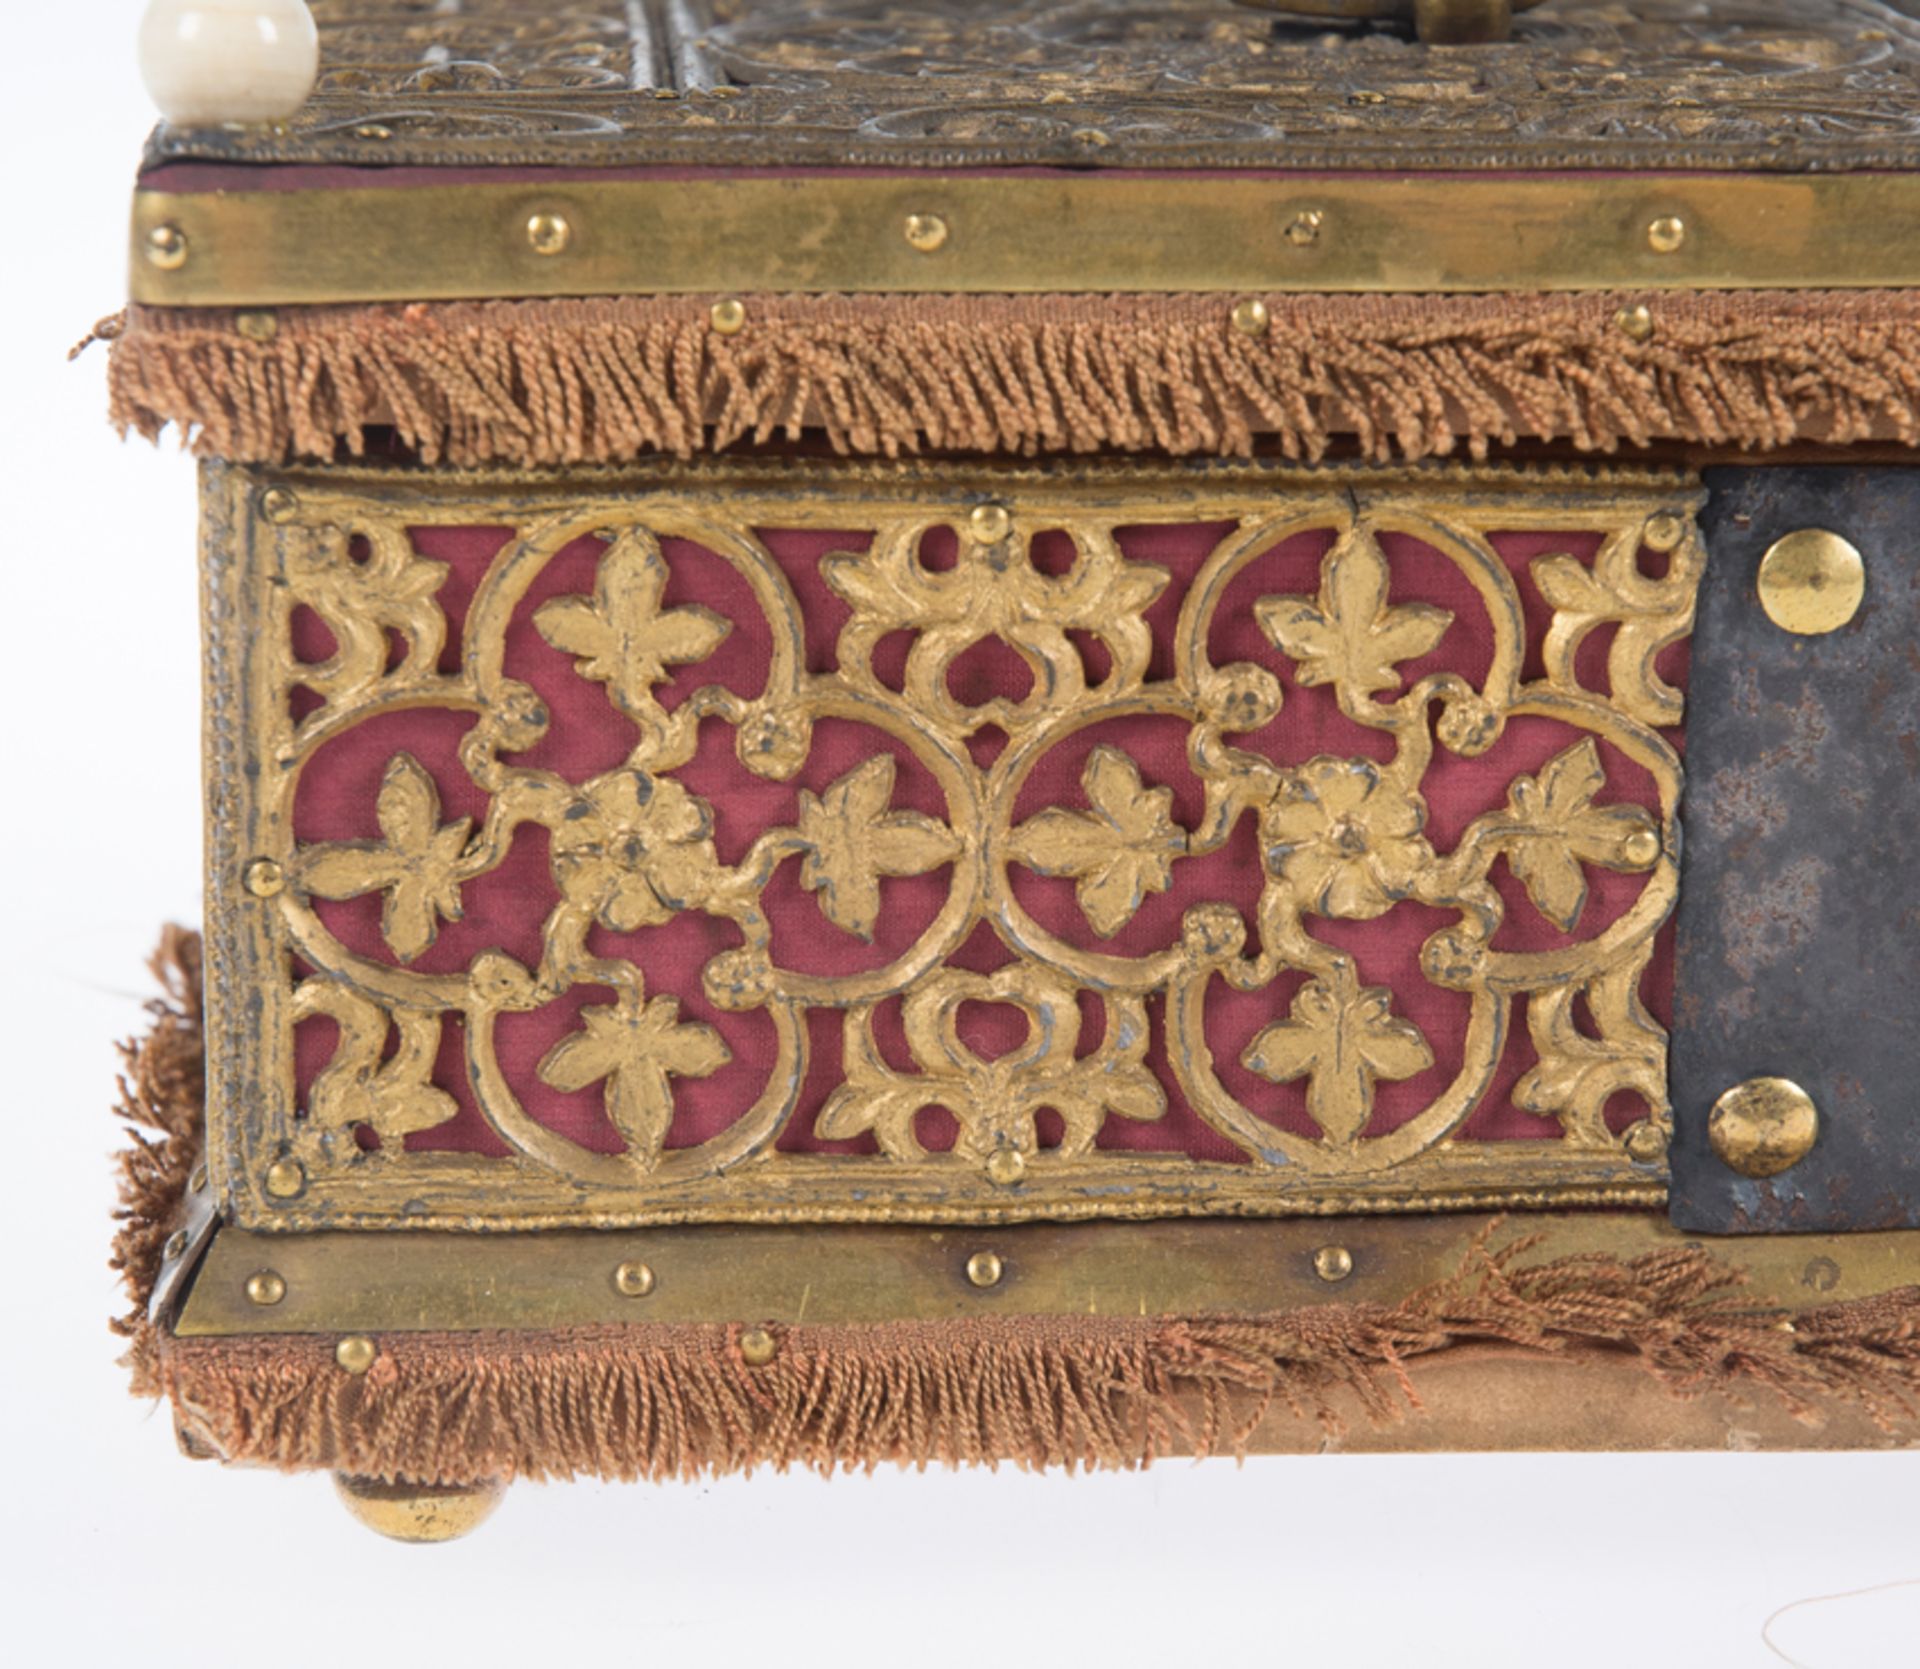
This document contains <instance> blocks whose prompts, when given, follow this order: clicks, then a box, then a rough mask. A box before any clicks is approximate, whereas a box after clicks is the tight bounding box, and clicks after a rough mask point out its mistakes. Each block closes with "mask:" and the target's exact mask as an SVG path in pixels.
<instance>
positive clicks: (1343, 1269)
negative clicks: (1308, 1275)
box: [1313, 1246, 1353, 1281]
mask: <svg viewBox="0 0 1920 1669" xmlns="http://www.w3.org/2000/svg"><path fill="white" fill-rule="evenodd" d="M1313 1272H1314V1274H1316V1275H1318V1276H1319V1277H1320V1279H1321V1280H1323V1281H1344V1280H1345V1279H1346V1278H1347V1277H1348V1276H1349V1275H1351V1274H1352V1273H1353V1253H1351V1252H1349V1251H1348V1250H1347V1249H1346V1247H1344V1246H1322V1247H1321V1248H1320V1250H1319V1251H1317V1252H1315V1253H1314V1254H1313Z"/></svg>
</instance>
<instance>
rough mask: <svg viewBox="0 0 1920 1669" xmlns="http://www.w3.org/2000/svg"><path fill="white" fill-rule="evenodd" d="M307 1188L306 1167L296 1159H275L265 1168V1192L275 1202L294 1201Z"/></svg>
mask: <svg viewBox="0 0 1920 1669" xmlns="http://www.w3.org/2000/svg"><path fill="white" fill-rule="evenodd" d="M306 1186H307V1167H306V1166H305V1165H303V1164H301V1163H300V1161H299V1160H298V1159H276V1160H274V1162H273V1163H272V1164H271V1165H269V1166H268V1167H267V1192H268V1193H269V1194H271V1195H272V1196H273V1197H274V1198H275V1199H276V1200H296V1199H298V1198H299V1197H300V1195H301V1194H302V1193H303V1192H304V1191H305V1189H306Z"/></svg>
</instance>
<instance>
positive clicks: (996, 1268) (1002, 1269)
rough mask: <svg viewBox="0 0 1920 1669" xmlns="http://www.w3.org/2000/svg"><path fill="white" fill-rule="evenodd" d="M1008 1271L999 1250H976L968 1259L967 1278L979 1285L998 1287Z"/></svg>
mask: <svg viewBox="0 0 1920 1669" xmlns="http://www.w3.org/2000/svg"><path fill="white" fill-rule="evenodd" d="M1006 1272H1007V1266H1006V1265H1005V1264H1004V1263H1002V1262H1001V1261H1000V1254H999V1253H998V1252H975V1253H974V1254H973V1256H972V1257H970V1258H968V1259H967V1279H968V1280H969V1281H971V1282H972V1283H973V1284H974V1285H975V1286H977V1287H997V1286H998V1285H999V1284H1000V1277H1001V1276H1002V1275H1004V1274H1006Z"/></svg>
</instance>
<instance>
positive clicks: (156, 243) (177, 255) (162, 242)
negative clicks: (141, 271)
mask: <svg viewBox="0 0 1920 1669" xmlns="http://www.w3.org/2000/svg"><path fill="white" fill-rule="evenodd" d="M147 264H148V265H149V266H156V267H158V268H159V269H160V270H161V271H162V272H178V271H179V270H180V269H181V268H182V267H184V266H185V265H186V264H187V234H186V233H185V232H183V231H181V230H180V228H179V227H178V226H176V225H174V224H173V223H172V222H171V221H169V222H168V223H167V224H166V225H164V226H156V227H154V229H153V230H152V231H151V232H149V233H148V234H147Z"/></svg>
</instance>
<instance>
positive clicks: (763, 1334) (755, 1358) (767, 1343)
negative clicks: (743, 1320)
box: [740, 1327, 780, 1368]
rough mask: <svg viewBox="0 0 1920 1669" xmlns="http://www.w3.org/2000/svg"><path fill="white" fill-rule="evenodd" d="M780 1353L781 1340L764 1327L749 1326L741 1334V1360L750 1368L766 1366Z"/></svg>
mask: <svg viewBox="0 0 1920 1669" xmlns="http://www.w3.org/2000/svg"><path fill="white" fill-rule="evenodd" d="M779 1354H780V1341H779V1340H778V1339H776V1338H775V1337H774V1336H773V1335H772V1334H771V1333H769V1332H768V1331H767V1330H766V1328H764V1327H749V1328H748V1329H747V1330H746V1331H745V1332H744V1333H742V1334H741V1335H740V1360H741V1361H743V1362H745V1363H746V1364H747V1366H748V1367H750V1368H764V1367H765V1366H766V1365H767V1364H768V1363H769V1362H771V1361H772V1360H773V1359H774V1357H776V1356H778V1355H779Z"/></svg>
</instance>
